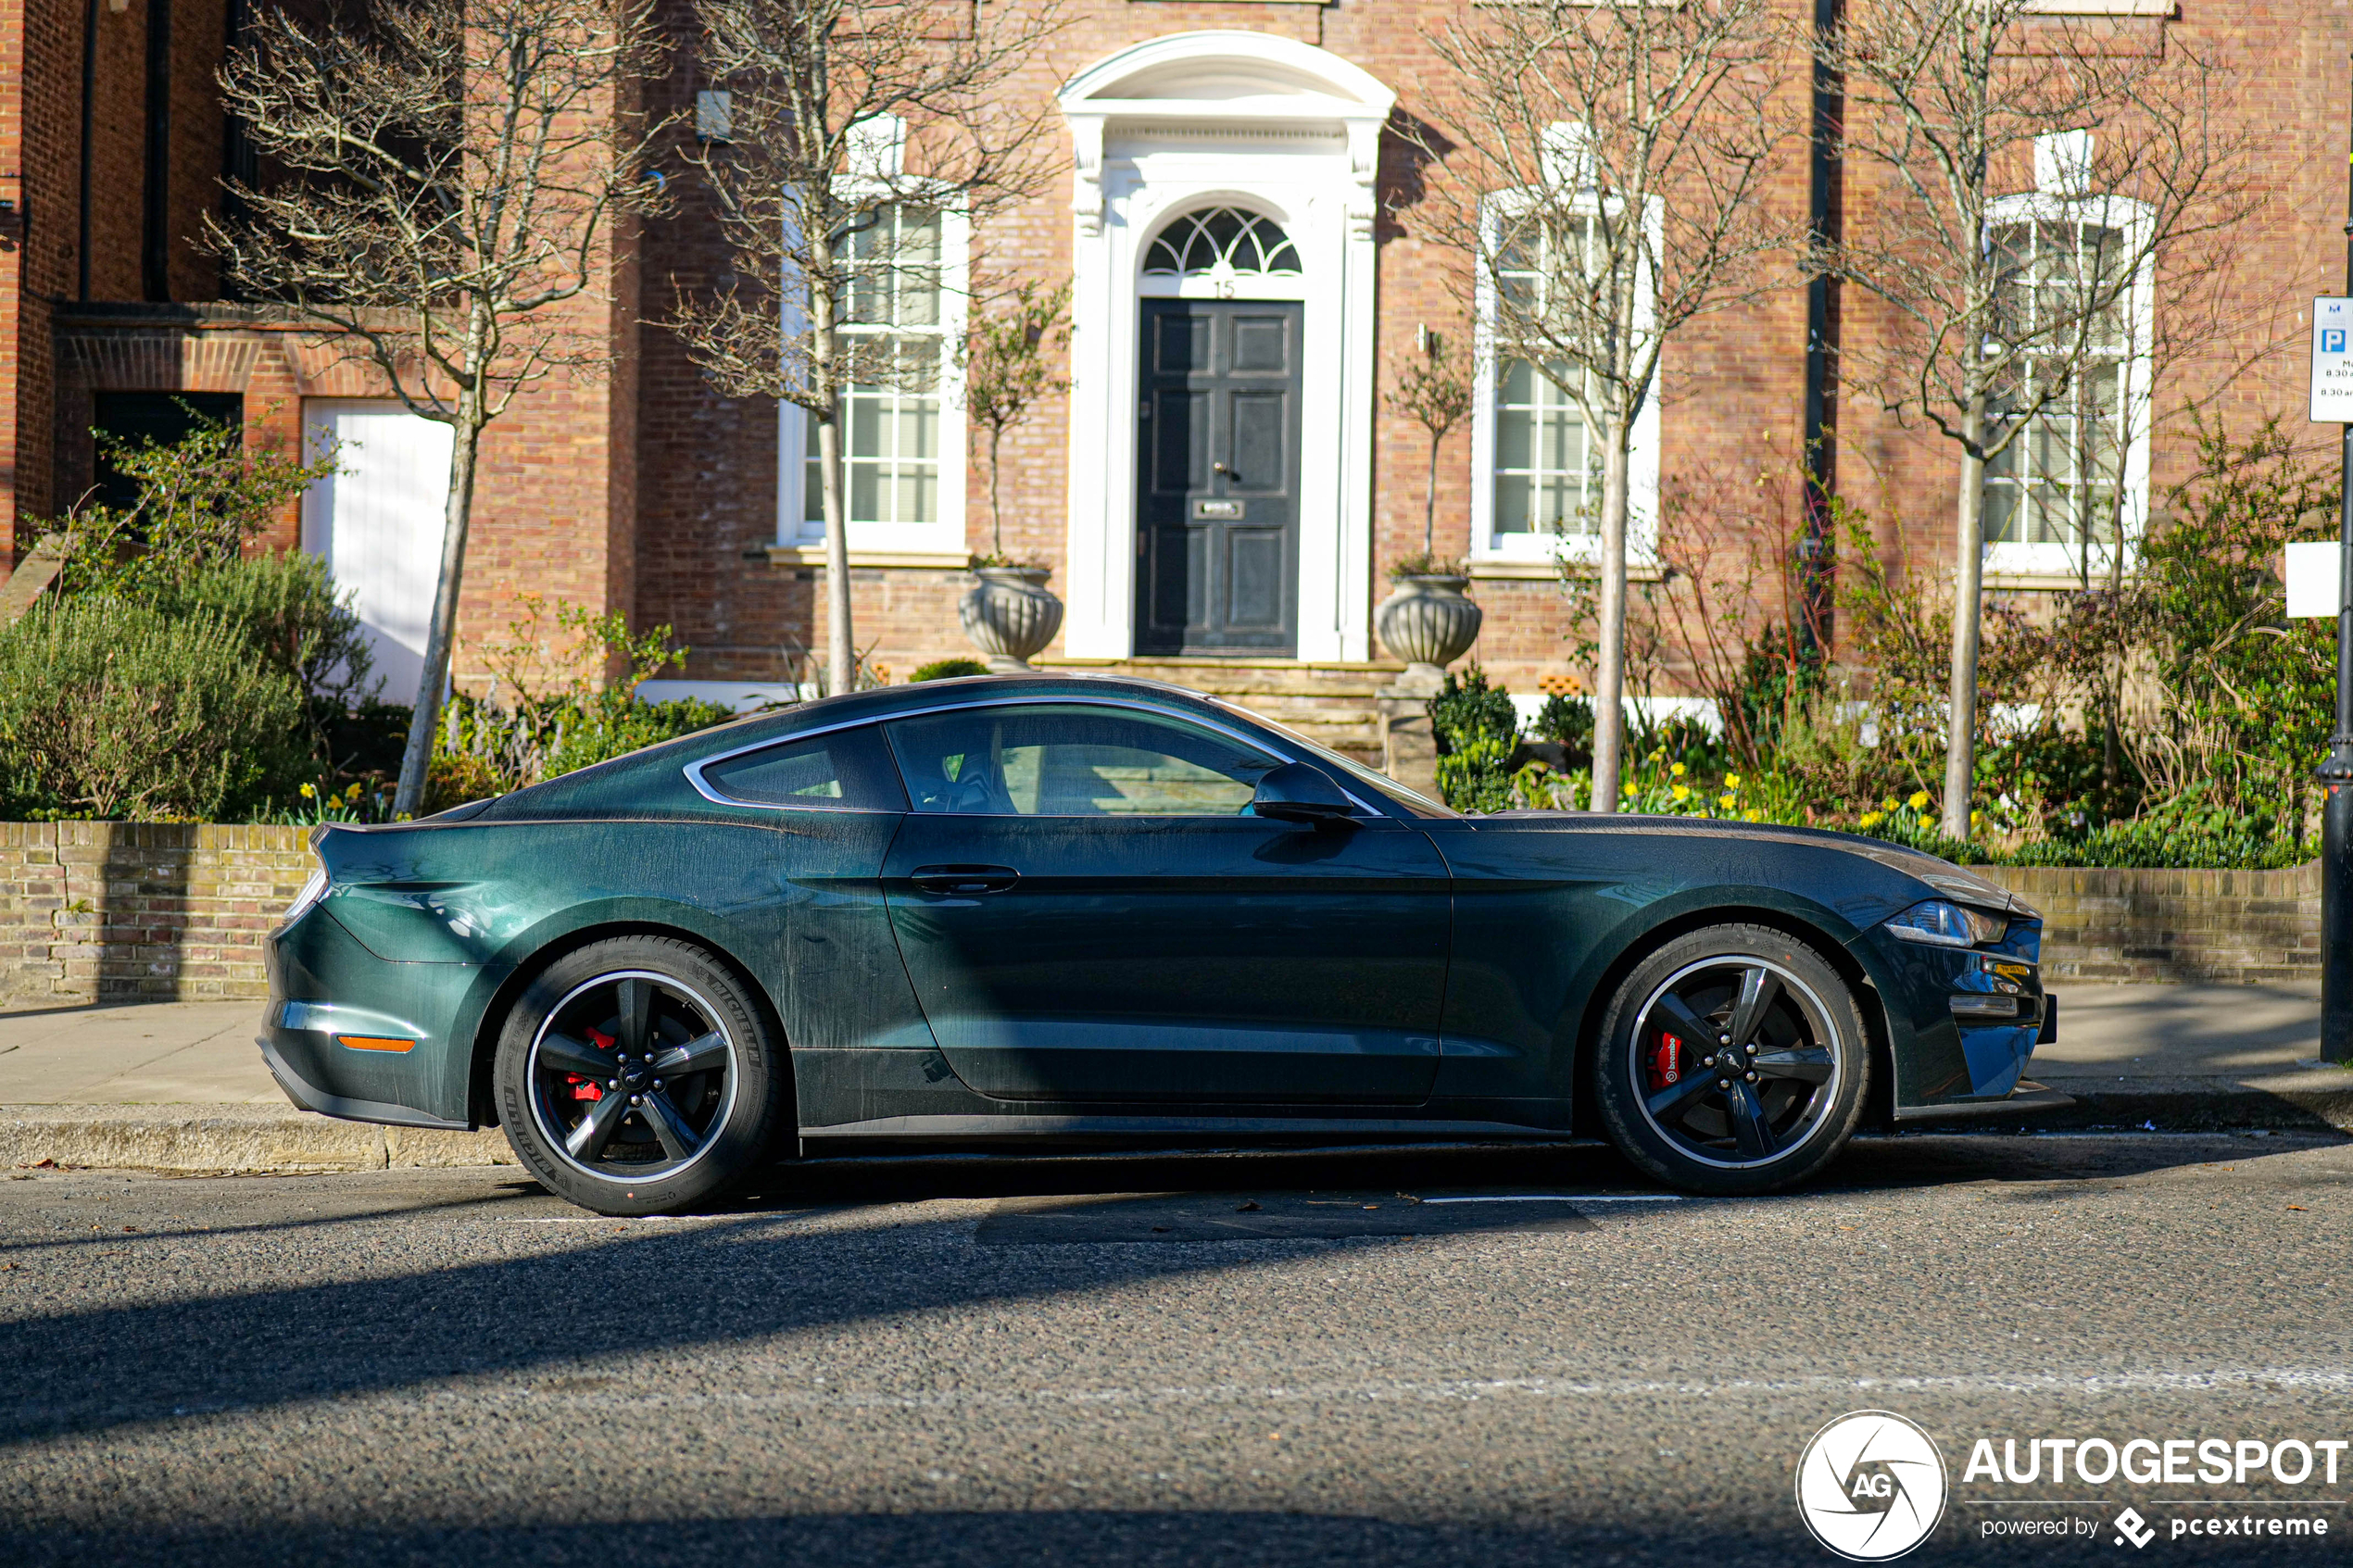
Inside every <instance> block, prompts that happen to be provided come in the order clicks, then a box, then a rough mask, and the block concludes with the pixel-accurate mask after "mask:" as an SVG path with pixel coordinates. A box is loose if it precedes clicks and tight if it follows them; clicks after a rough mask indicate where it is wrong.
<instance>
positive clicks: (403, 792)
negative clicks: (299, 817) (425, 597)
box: [392, 391, 483, 817]
mask: <svg viewBox="0 0 2353 1568" xmlns="http://www.w3.org/2000/svg"><path fill="white" fill-rule="evenodd" d="M482 426H483V419H482V405H481V399H480V397H479V396H478V395H476V394H475V393H473V392H472V391H469V392H467V393H465V394H464V395H461V396H460V397H459V399H458V418H457V420H455V421H454V422H453V423H452V425H451V427H450V438H449V498H448V501H447V506H446V507H445V508H444V511H443V514H442V524H441V577H440V581H439V582H438V583H435V584H434V591H433V624H432V625H431V626H430V627H428V628H427V629H426V632H425V669H424V673H423V674H422V675H421V676H419V677H418V679H417V706H416V709H415V710H414V711H413V712H412V713H411V714H410V715H409V745H408V747H407V748H406V749H405V750H403V751H402V752H401V754H400V783H399V784H398V786H397V787H396V788H395V790H394V791H393V797H392V812H393V815H394V816H395V817H414V816H419V815H421V814H422V812H423V810H424V805H425V781H426V776H427V774H428V773H429V772H430V771H431V770H432V767H433V736H434V730H435V729H436V728H438V727H439V724H440V721H441V694H442V691H443V689H444V688H445V687H447V684H449V651H450V647H451V646H452V645H453V644H454V643H455V641H456V640H457V632H458V591H459V588H460V587H461V586H463V583H464V578H465V571H466V533H467V531H468V530H469V528H471V527H472V522H473V510H474V470H475V468H476V459H477V457H478V456H479V453H480V449H481V445H482Z"/></svg>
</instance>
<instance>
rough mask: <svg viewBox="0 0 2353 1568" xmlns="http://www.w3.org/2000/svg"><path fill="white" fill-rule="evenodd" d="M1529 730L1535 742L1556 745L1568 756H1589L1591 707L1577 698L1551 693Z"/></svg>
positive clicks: (1590, 749)
mask: <svg viewBox="0 0 2353 1568" xmlns="http://www.w3.org/2000/svg"><path fill="white" fill-rule="evenodd" d="M1529 727H1530V728H1531V729H1533V730H1534V731H1535V732H1536V734H1537V737H1538V738H1539V739H1541V740H1549V741H1554V742H1557V743H1558V744H1559V745H1560V746H1561V749H1562V750H1563V751H1564V752H1566V753H1567V754H1569V755H1571V756H1576V755H1579V754H1581V755H1583V756H1585V757H1587V758H1589V759H1590V758H1591V757H1592V752H1593V705H1592V703H1591V702H1588V701H1587V700H1586V699H1585V698H1583V697H1581V696H1566V695H1563V694H1560V693H1554V695H1553V696H1548V697H1546V698H1545V699H1544V706H1543V707H1541V708H1540V709H1537V710H1536V722H1535V723H1534V724H1532V725H1530V726H1529Z"/></svg>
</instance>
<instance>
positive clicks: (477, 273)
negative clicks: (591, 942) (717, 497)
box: [206, 0, 659, 813]
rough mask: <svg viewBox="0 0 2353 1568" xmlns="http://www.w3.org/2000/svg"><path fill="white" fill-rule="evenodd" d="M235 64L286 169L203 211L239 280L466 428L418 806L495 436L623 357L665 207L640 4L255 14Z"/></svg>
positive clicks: (235, 104) (416, 781) (612, 0)
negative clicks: (550, 393)
mask: <svg viewBox="0 0 2353 1568" xmlns="http://www.w3.org/2000/svg"><path fill="white" fill-rule="evenodd" d="M251 27H252V31H250V33H249V34H248V35H247V41H246V43H245V44H244V45H243V46H242V47H240V48H239V49H237V50H235V51H234V52H233V53H232V55H231V56H230V58H229V61H228V64H227V65H226V66H225V67H224V68H223V69H222V70H221V73H220V86H221V93H222V96H223V98H224V99H225V101H226V104H227V107H228V109H229V112H230V113H231V114H233V115H234V116H236V117H237V118H238V119H240V120H241V121H243V122H244V124H245V128H246V132H247V134H249V135H250V136H251V137H252V139H253V143H254V145H255V148H256V149H257V151H258V153H259V154H260V155H261V157H263V158H264V159H266V160H268V161H269V162H270V163H271V164H274V165H275V166H276V169H277V175H276V177H275V178H272V179H271V180H268V181H266V182H259V183H258V184H254V185H245V184H233V192H234V194H235V195H236V197H237V198H238V201H237V204H236V205H237V207H239V208H240V209H241V211H242V214H243V216H242V217H240V218H239V219H238V220H235V221H233V222H232V223H227V224H223V223H220V222H215V221H212V220H208V221H207V225H206V231H207V237H208V241H209V243H210V244H211V245H213V247H214V248H215V249H216V250H218V251H219V253H220V256H221V257H222V259H223V261H224V263H225V265H226V268H227V271H228V275H229V277H230V279H231V281H232V282H233V285H234V286H235V287H236V288H237V289H239V290H240V291H242V292H243V293H245V295H248V296H249V297H253V298H258V299H263V300H269V301H274V302H276V303H279V304H281V305H283V306H286V307H291V308H292V309H293V310H295V311H296V312H297V313H298V314H299V315H300V316H302V317H303V318H305V319H307V320H311V321H313V322H316V323H318V324H320V325H321V326H323V327H327V328H331V329H333V332H335V333H336V334H338V341H339V342H341V343H342V344H343V345H346V347H347V349H348V352H350V353H351V354H352V355H353V356H355V357H358V358H365V359H366V360H369V361H371V362H372V364H373V365H374V368H375V370H376V372H377V374H378V375H379V376H380V377H381V378H382V380H383V381H384V384H385V385H387V386H388V387H389V388H390V389H391V390H392V392H393V395H396V397H398V398H399V399H400V401H401V402H402V403H403V404H405V405H407V407H408V408H409V411H410V412H412V413H415V414H418V415H421V416H422V417H423V418H425V419H429V420H437V421H439V422H440V423H443V424H446V425H448V426H449V427H450V430H451V433H452V441H451V447H450V461H449V495H448V504H447V511H446V514H445V523H444V527H443V532H442V541H441V576H440V581H439V583H438V585H437V586H436V587H435V589H434V608H433V623H432V626H431V628H430V630H429V631H428V633H427V634H426V641H425V668H424V674H423V676H422V680H421V682H420V684H419V686H418V691H417V706H416V714H415V717H414V719H413V720H412V721H411V722H410V725H409V745H408V749H407V751H406V752H405V753H404V754H403V755H402V757H401V761H400V784H399V787H398V790H397V792H396V796H395V801H394V809H395V810H396V811H399V812H409V813H413V812H415V811H416V810H418V809H420V808H421V806H422V803H423V799H424V788H425V775H426V771H427V767H428V764H429V763H430V761H431V759H432V756H433V739H434V724H435V721H436V719H437V718H438V716H439V713H440V708H441V696H442V690H443V687H444V686H445V684H447V679H448V671H449V654H450V646H451V640H452V637H453V634H454V633H455V629H456V624H457V619H458V595H459V585H460V582H461V579H462V577H463V574H464V568H465V558H466V536H467V531H468V527H469V525H470V523H471V521H472V515H473V495H474V479H475V473H476V470H477V467H478V455H479V450H480V445H481V441H482V433H483V429H484V426H486V425H487V424H489V423H490V421H491V420H495V419H497V417H498V416H500V415H501V414H503V413H505V412H506V411H507V409H508V408H510V407H512V405H513V403H514V400H515V398H516V397H517V396H519V395H522V393H523V392H524V391H525V390H527V389H528V388H531V387H533V386H535V385H537V384H539V383H542V382H544V381H546V380H547V379H548V378H549V377H550V376H552V375H555V374H557V373H559V372H564V373H568V374H572V375H584V374H586V375H593V374H596V373H598V371H600V370H602V369H603V368H604V367H605V366H606V365H607V364H609V363H610V360H611V358H612V347H611V345H610V341H609V338H608V337H607V335H606V334H605V333H603V332H599V331H598V323H597V322H596V320H595V319H594V313H592V312H587V311H584V310H581V309H579V308H577V307H578V306H579V305H580V304H582V303H583V302H585V301H587V300H589V299H592V298H594V297H596V296H597V295H598V292H599V289H600V287H601V284H602V280H603V278H604V276H605V271H606V265H607V263H606V251H605V246H606V245H607V244H608V242H609V238H610V233H611V232H612V230H613V227H614V225H615V223H616V222H617V221H618V220H622V219H623V218H624V217H625V216H627V215H630V214H642V213H646V212H649V211H651V210H653V209H654V208H655V207H657V206H658V200H659V195H658V191H657V190H656V189H655V188H653V187H651V186H649V185H648V181H647V178H646V168H647V155H648V144H649V141H650V139H651V137H652V136H653V135H654V134H655V132H657V131H658V130H659V127H656V126H651V125H648V124H647V123H645V122H644V120H643V119H641V118H640V117H638V116H636V115H635V114H633V113H632V112H630V94H631V90H632V86H633V84H634V83H635V82H636V81H637V80H639V79H640V78H641V77H642V75H643V74H644V73H645V72H646V71H647V70H648V69H650V68H651V67H652V66H653V65H654V64H655V63H656V61H657V60H658V58H659V50H658V48H657V46H656V45H655V44H654V42H653V40H652V36H651V34H650V32H649V31H648V26H647V20H646V12H645V10H644V8H643V7H642V6H640V5H638V4H637V3H636V0H386V3H384V4H382V5H379V6H373V7H371V9H370V10H369V12H368V13H367V14H366V16H365V18H364V19H359V20H347V19H337V20H330V21H327V22H323V23H311V22H308V21H304V20H302V19H299V18H297V17H296V16H294V15H291V14H289V13H287V12H284V11H278V10H268V9H265V10H263V11H261V12H259V13H258V14H257V16H256V17H255V19H254V20H253V22H252V24H251Z"/></svg>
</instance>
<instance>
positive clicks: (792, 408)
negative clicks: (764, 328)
mask: <svg viewBox="0 0 2353 1568" xmlns="http://www.w3.org/2000/svg"><path fill="white" fill-rule="evenodd" d="M874 140H875V141H876V143H877V144H878V145H879V144H881V139H879V138H876V139H874ZM900 145H903V143H900ZM836 190H837V192H839V193H840V194H841V196H842V198H843V199H844V200H846V201H851V202H855V201H858V200H860V199H862V198H863V197H866V196H875V195H883V196H887V195H890V194H893V193H892V188H891V186H890V184H888V183H887V182H879V181H875V180H872V179H845V180H843V181H841V182H839V183H838V184H837V186H836ZM898 194H899V195H900V199H901V200H912V199H914V198H912V197H911V196H910V195H909V194H908V193H906V192H905V191H904V190H903V189H902V190H901V191H900V192H899V193H898ZM937 210H938V212H939V337H940V350H941V351H940V367H939V519H938V521H936V522H861V521H858V520H857V519H855V518H852V519H850V520H849V548H850V549H851V550H852V551H853V552H855V553H857V554H859V555H862V556H909V557H925V558H931V560H932V561H936V560H937V558H939V557H941V556H950V555H956V554H960V553H963V551H964V549H965V543H964V524H965V509H966V508H965V503H966V500H967V496H966V494H965V492H966V490H967V489H968V488H969V482H970V474H969V468H970V454H969V453H968V452H967V451H966V450H965V444H966V440H967V433H966V429H965V426H966V419H965V414H964V384H963V383H964V376H963V368H962V367H961V366H960V365H958V364H957V362H956V358H957V357H956V353H955V348H956V345H957V343H958V341H959V340H960V339H961V338H962V337H963V332H964V322H965V319H966V316H967V314H968V312H969V309H970V305H971V286H972V220H971V216H970V214H968V213H966V212H964V211H963V210H962V209H961V208H958V207H939V208H938V209H937ZM786 310H787V313H788V316H787V331H789V330H791V327H790V316H791V315H792V314H797V313H798V312H797V311H796V310H795V307H792V306H790V305H788V306H787V307H786ZM842 429H843V438H844V439H845V440H847V439H848V433H849V427H848V425H846V424H845V425H844V426H843V427H842ZM814 440H815V434H814V431H813V429H812V425H811V422H810V420H809V415H808V411H807V410H805V409H803V408H800V407H799V405H798V404H794V403H787V402H784V401H781V400H779V402H778V403H777V406H776V543H777V544H778V545H779V546H786V547H793V548H806V547H809V546H823V545H824V539H825V525H824V522H823V521H808V520H807V519H805V518H804V517H803V516H802V514H803V513H804V512H806V511H807V510H808V509H809V507H808V498H809V497H808V489H807V483H808V481H807V473H808V465H809V457H810V448H811V445H812V443H813V441H814ZM846 456H847V453H845V457H846ZM844 499H845V503H846V501H847V497H846V496H845V497H844ZM926 564H929V563H928V562H927V563H926Z"/></svg>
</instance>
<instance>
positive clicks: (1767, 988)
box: [1593, 925, 1870, 1194]
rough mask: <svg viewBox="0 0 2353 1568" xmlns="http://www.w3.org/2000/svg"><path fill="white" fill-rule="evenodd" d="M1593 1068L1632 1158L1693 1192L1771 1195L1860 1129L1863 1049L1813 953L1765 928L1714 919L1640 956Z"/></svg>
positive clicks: (1606, 1111)
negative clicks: (1729, 923)
mask: <svg viewBox="0 0 2353 1568" xmlns="http://www.w3.org/2000/svg"><path fill="white" fill-rule="evenodd" d="M1594 1068H1595V1076H1596V1079H1597V1081H1596V1082H1595V1084H1594V1085H1593V1087H1594V1090H1595V1094H1596V1100H1597V1103H1598V1105H1599V1107H1600V1110H1601V1113H1602V1122H1603V1124H1604V1126H1605V1127H1606V1128H1607V1129H1608V1132H1609V1135H1610V1141H1611V1142H1613V1143H1615V1144H1616V1145H1617V1147H1618V1149H1619V1150H1620V1151H1621V1152H1622V1153H1624V1154H1625V1156H1626V1157H1627V1158H1628V1159H1629V1160H1632V1161H1633V1162H1634V1163H1635V1164H1637V1165H1639V1166H1641V1167H1642V1169H1643V1170H1645V1171H1647V1172H1649V1173H1651V1174H1653V1175H1655V1176H1656V1177H1658V1178H1659V1179H1660V1180H1662V1181H1666V1182H1668V1183H1671V1184H1672V1185H1676V1186H1679V1187H1682V1188H1684V1189H1686V1190H1687V1191H1692V1192H1704V1193H1721V1194H1738V1193H1755V1192H1772V1191H1776V1190H1778V1189H1780V1188H1782V1187H1786V1186H1790V1185H1794V1184H1795V1183H1798V1182H1802V1181H1804V1180H1805V1179H1806V1177H1808V1176H1810V1175H1812V1174H1814V1173H1816V1172H1818V1171H1819V1170H1820V1169H1821V1168H1822V1167H1823V1166H1825V1165H1827V1164H1829V1163H1830V1161H1831V1160H1832V1159H1833V1158H1835V1157H1836V1156H1837V1154H1838V1151H1839V1150H1840V1149H1841V1148H1844V1147H1845V1145H1846V1140H1847V1139H1848V1138H1849V1137H1851V1136H1853V1135H1854V1132H1855V1126H1856V1122H1857V1121H1859V1120H1860V1119H1861V1116H1862V1110H1863V1100H1864V1095H1865V1091H1866V1090H1867V1088H1868V1087H1869V1074H1870V1045H1869V1037H1868V1036H1867V1035H1866V1034H1865V1033H1864V1028H1863V1018H1862V1013H1861V1010H1859V1009H1858V1008H1857V1007H1856V1002H1855V994H1854V992H1853V990H1852V989H1851V988H1850V987H1849V986H1848V985H1847V984H1846V982H1845V981H1844V980H1843V978H1841V977H1840V975H1839V973H1838V972H1837V971H1836V970H1834V969H1832V968H1831V966H1830V965H1829V964H1828V963H1827V962H1825V961H1824V960H1823V959H1822V957H1821V955H1820V954H1818V953H1817V952H1816V951H1815V950H1814V949H1813V948H1811V947H1807V946H1806V945H1805V944H1804V943H1802V942H1799V941H1796V940H1795V939H1793V938H1792V937H1789V936H1786V935H1782V934H1781V933H1780V932H1778V931H1774V930H1771V929H1769V928H1768V927H1765V926H1756V925H1718V926H1710V927H1708V928H1707V929H1706V930H1704V931H1695V932H1692V933H1691V934H1690V935H1685V936H1680V937H1678V938H1676V939H1675V940H1674V941H1672V942H1669V943H1667V945H1666V946H1665V947H1661V948H1660V949H1659V950H1658V951H1656V952H1655V953H1653V954H1651V955H1650V956H1649V957H1648V958H1646V959H1644V960H1642V962H1641V963H1640V964H1638V965H1636V966H1635V969H1634V972H1632V973H1631V974H1629V975H1628V976H1627V977H1626V981H1625V983H1624V984H1623V985H1620V986H1618V988H1617V995H1616V996H1615V997H1612V998H1611V1000H1610V1004H1609V1010H1608V1012H1607V1013H1606V1014H1605V1015H1604V1019H1603V1024H1602V1041H1601V1049H1600V1051H1599V1052H1598V1054H1597V1056H1596V1059H1595V1062H1594Z"/></svg>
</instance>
